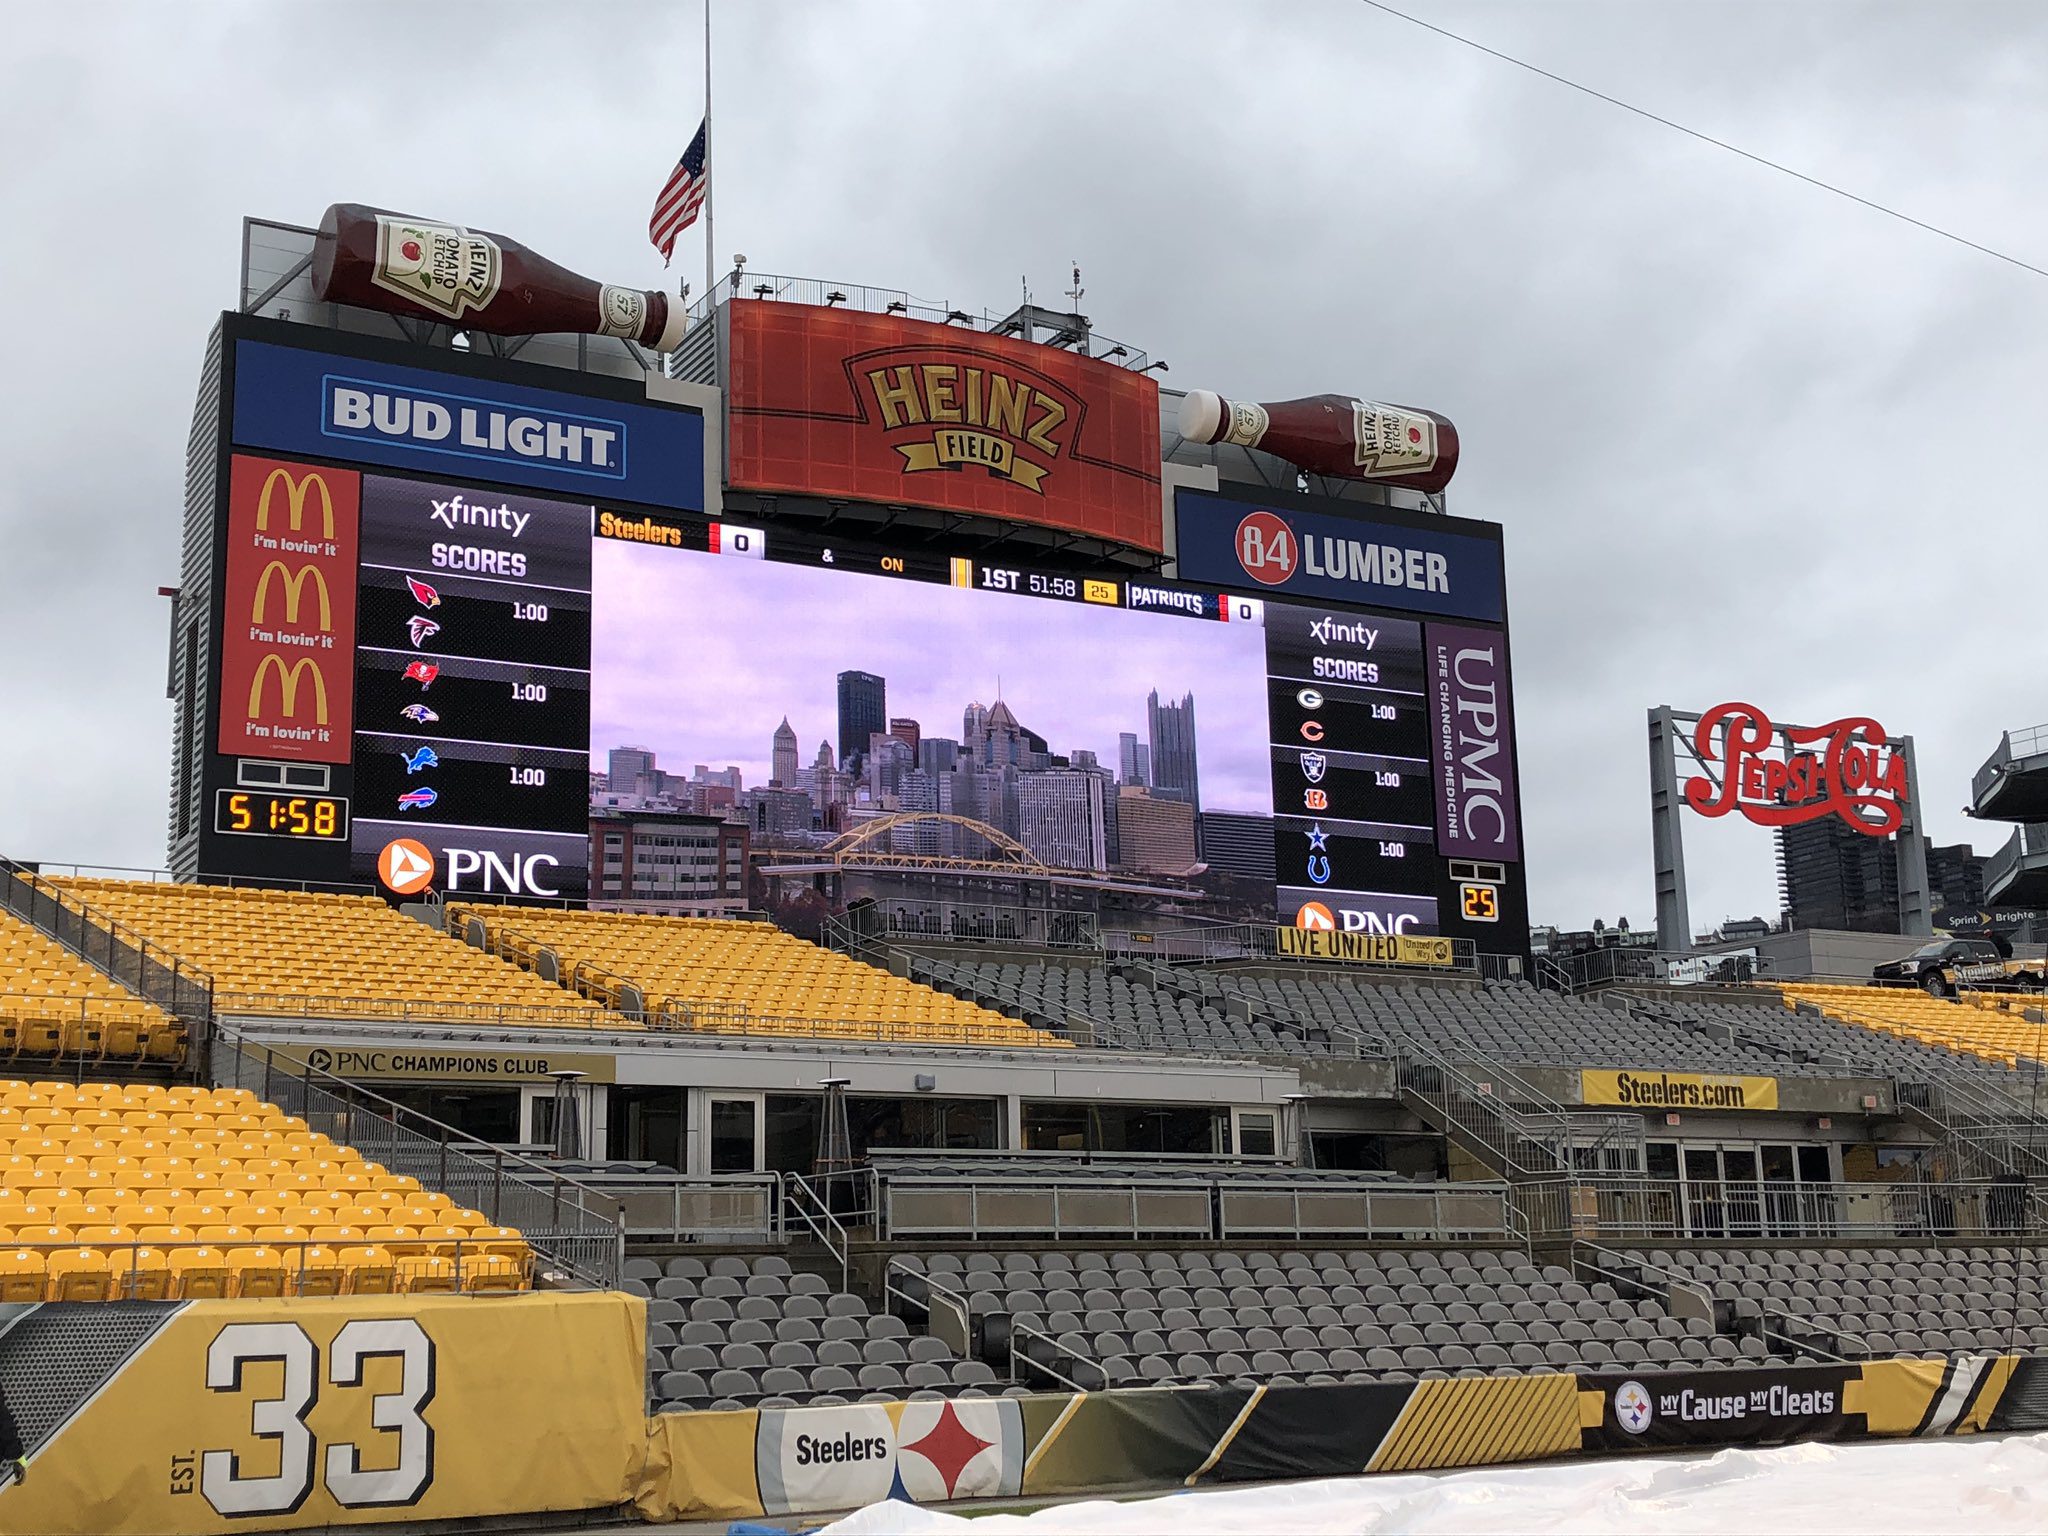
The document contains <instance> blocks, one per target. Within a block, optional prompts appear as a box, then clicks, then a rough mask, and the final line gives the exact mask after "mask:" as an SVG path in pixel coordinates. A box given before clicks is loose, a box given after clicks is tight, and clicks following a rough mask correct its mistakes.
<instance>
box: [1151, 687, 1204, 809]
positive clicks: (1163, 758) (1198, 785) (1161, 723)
mask: <svg viewBox="0 0 2048 1536" xmlns="http://www.w3.org/2000/svg"><path fill="white" fill-rule="evenodd" d="M1145 723H1146V728H1147V732H1148V734H1149V735H1150V736H1151V738H1152V743H1151V744H1152V794H1153V796H1154V797H1155V798H1156V799H1160V800H1178V801H1180V802H1181V803H1182V804H1183V805H1188V806H1192V807H1193V808H1194V810H1195V813H1196V814H1197V815H1200V814H1201V810H1202V781H1201V774H1200V771H1199V770H1198V769H1197V768H1196V766H1195V696H1194V695H1193V694H1192V693H1189V694H1183V695H1182V696H1181V701H1180V702H1179V703H1178V704H1162V703H1160V702H1159V690H1158V689H1157V688H1155V689H1153V690H1152V693H1151V695H1150V697H1148V698H1147V699H1146V701H1145Z"/></svg>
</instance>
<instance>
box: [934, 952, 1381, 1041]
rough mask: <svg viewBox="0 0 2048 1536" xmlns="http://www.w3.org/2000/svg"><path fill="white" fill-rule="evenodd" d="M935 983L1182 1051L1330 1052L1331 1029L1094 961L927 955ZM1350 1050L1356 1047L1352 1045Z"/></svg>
mask: <svg viewBox="0 0 2048 1536" xmlns="http://www.w3.org/2000/svg"><path fill="white" fill-rule="evenodd" d="M922 964H923V966H924V968H925V970H926V971H927V973H928V974H929V975H930V976H931V977H932V978H933V980H934V982H935V983H936V984H937V985H940V986H945V985H947V984H949V983H953V984H959V985H964V986H970V987H977V988H980V989H982V990H984V991H986V992H992V993H993V994H994V995H995V996H997V997H1000V998H1005V999H1007V998H1012V997H1014V998H1016V999H1017V1000H1018V1002H1019V1004H1020V1005H1021V1006H1022V1007H1024V1008H1026V1009H1029V1010H1031V1011H1033V1012H1036V1013H1042V1014H1044V1015H1046V1016H1047V1017H1049V1018H1054V1019H1062V1018H1066V1017H1068V1016H1069V1015H1073V1014H1078V1015H1080V1016H1081V1017H1083V1018H1087V1019H1093V1020H1097V1021H1100V1022H1101V1023H1102V1024H1103V1025H1104V1026H1105V1027H1106V1028H1105V1033H1106V1035H1107V1037H1108V1039H1109V1040H1110V1041H1112V1042H1114V1043H1120V1044H1128V1045H1131V1046H1133V1047H1136V1048H1138V1049H1143V1050H1156V1051H1167V1052H1170V1053H1172V1054H1174V1055H1180V1056H1201V1055H1217V1056H1327V1055H1329V1054H1331V1052H1332V1051H1333V1050H1334V1049H1336V1048H1337V1047H1336V1046H1335V1045H1334V1044H1333V1042H1332V1040H1331V1038H1330V1034H1329V1032H1328V1031H1327V1030H1324V1029H1317V1030H1314V1031H1311V1032H1309V1033H1306V1034H1304V1033H1301V1032H1299V1031H1295V1030H1291V1029H1286V1028H1277V1029H1276V1028H1275V1027H1274V1025H1273V1023H1272V1022H1271V1021H1270V1020H1267V1019H1261V1018H1256V1017H1254V1018H1251V1019H1238V1018H1233V1017H1231V1016H1230V1014H1229V1013H1228V1012H1227V1011H1226V1010H1225V1009H1224V1008H1223V1007H1221V1006H1219V1005H1218V1004H1216V1003H1209V1002H1204V1001H1203V1000H1201V999H1200V998H1196V997H1188V996H1185V995H1182V994H1180V993H1176V992H1171V991H1168V990H1165V989H1163V988H1161V989H1155V988H1152V987H1147V986H1142V985H1139V984H1137V983H1135V982H1132V981H1130V980H1128V979H1127V978H1125V977H1123V976H1119V975H1117V974H1116V973H1115V972H1114V971H1111V970H1108V969H1105V968H1104V967H1101V966H1093V965H1060V964H1050V965H1048V964H1039V965H1016V964H1003V963H1000V962H997V961H991V960H927V961H924V962H922ZM1346 1054H1355V1052H1352V1051H1348V1050H1347V1051H1346Z"/></svg>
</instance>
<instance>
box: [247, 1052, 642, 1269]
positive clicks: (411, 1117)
mask: <svg viewBox="0 0 2048 1536" xmlns="http://www.w3.org/2000/svg"><path fill="white" fill-rule="evenodd" d="M214 1079H215V1081H216V1082H218V1083H221V1084H223V1085H226V1086H232V1087H236V1088H247V1089H249V1090H250V1091H251V1092H253V1093H255V1094H256V1095H258V1097H260V1098H262V1099H263V1100H264V1101H265V1102H267V1103H272V1104H275V1105H277V1106H278V1107H279V1108H280V1109H283V1110H285V1111H286V1112H287V1113H290V1114H295V1115H298V1116H300V1117H301V1118H303V1119H304V1120H305V1121H306V1123H307V1124H308V1125H309V1126H311V1127H312V1128H313V1129H314V1130H317V1131H321V1132H324V1133H325V1134H326V1135H328V1136H330V1137H332V1138H333V1139H334V1140H335V1141H337V1142H341V1143H342V1144H344V1145H346V1146H350V1147H353V1148H355V1150H356V1151H357V1152H359V1153H361V1154H362V1156H364V1157H365V1158H367V1159H369V1160H370V1161H372V1162H376V1163H380V1164H382V1165H383V1166H384V1167H385V1168H386V1169H388V1170H390V1171H391V1172H393V1173H402V1174H406V1175H409V1176H411V1177H412V1178H416V1179H418V1180H419V1181H420V1183H421V1184H423V1185H425V1186H427V1187H428V1188H430V1189H438V1190H441V1191H443V1192H444V1193H446V1194H448V1195H449V1196H450V1197H451V1198H453V1199H455V1200H456V1201H458V1202H460V1203H461V1204H463V1205H465V1206H467V1207H470V1208H472V1209H474V1210H479V1211H482V1212H483V1213H484V1214H485V1215H486V1216H488V1217H489V1218H490V1219H491V1220H492V1221H493V1222H495V1223H496V1224H498V1225H499V1226H507V1227H517V1228H519V1230H520V1231H521V1232H522V1233H523V1234H524V1235H525V1237H526V1240H527V1241H528V1242H529V1243H531V1244H532V1245H533V1246H534V1248H536V1249H537V1250H539V1251H540V1252H541V1253H542V1254H544V1255H546V1256H547V1257H548V1258H550V1259H552V1260H554V1261H555V1262H556V1263H558V1264H560V1265H561V1266H562V1267H563V1268H564V1269H566V1270H567V1271H569V1272H570V1273H571V1274H573V1275H575V1276H576V1277H577V1278H579V1279H582V1280H584V1281H586V1282H588V1283H589V1284H592V1285H596V1286H601V1287H604V1288H605V1289H612V1288H615V1287H616V1286H617V1285H618V1283H619V1273H620V1270H621V1268H622V1267H623V1265H624V1263H625V1244H626V1238H625V1230H624V1227H623V1226H622V1225H621V1222H620V1218H619V1209H618V1202H617V1201H616V1200H615V1199H613V1198H611V1197H609V1196H607V1195H605V1194H604V1193H603V1192H602V1191H600V1190H597V1189H594V1188H592V1187H591V1186H590V1185H588V1184H586V1183H584V1182H582V1181H581V1180H580V1179H575V1178H570V1177H568V1176H567V1175H565V1174H562V1173H560V1172H557V1171H556V1170H554V1169H552V1168H550V1167H548V1166H547V1164H545V1163H542V1162H539V1161H537V1160H535V1159H533V1158H529V1157H525V1156H522V1155H521V1154H519V1153H516V1152H511V1151H508V1150H507V1149H505V1148H504V1147H500V1146H494V1145H492V1144H491V1143H489V1142H486V1141H480V1140H478V1139H477V1138H476V1137H473V1136H469V1135H465V1134H464V1133H463V1132H461V1131H457V1130H455V1129H453V1128H452V1127H450V1126H447V1125H443V1124H441V1123H440V1122H439V1121H435V1120H430V1119H428V1118H427V1117H426V1116H424V1115H421V1114H418V1113H416V1112H414V1111H413V1110H410V1109H407V1108H405V1107H404V1106H403V1105H400V1104H396V1103H393V1102H392V1101H391V1100H389V1099H387V1098H384V1097H383V1096H382V1095H380V1094H377V1093H374V1092H372V1091H370V1090H369V1089H366V1088H364V1087H362V1086H361V1085H360V1084H357V1083H351V1082H347V1081H345V1080H343V1079H341V1078H338V1077H334V1076H332V1075H330V1074H328V1073H325V1072H321V1071H319V1070H318V1069H317V1068H314V1067H312V1066H309V1065H307V1064H306V1063H304V1062H301V1061H295V1060H292V1059H291V1058H290V1057H287V1056H283V1055H280V1054H277V1053H274V1052H272V1051H271V1050H269V1049H267V1048H266V1047H264V1046H261V1045H256V1044H252V1043H249V1042H246V1041H244V1040H242V1039H241V1038H240V1037H239V1036H238V1035H235V1034H233V1033H231V1032H229V1031H228V1030H225V1029H223V1030H222V1031H220V1034H219V1037H218V1039H217V1041H216V1044H215V1050H214Z"/></svg>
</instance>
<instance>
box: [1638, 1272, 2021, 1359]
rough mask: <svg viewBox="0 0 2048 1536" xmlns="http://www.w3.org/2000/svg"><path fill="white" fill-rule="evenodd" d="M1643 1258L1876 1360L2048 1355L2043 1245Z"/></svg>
mask: <svg viewBox="0 0 2048 1536" xmlns="http://www.w3.org/2000/svg"><path fill="white" fill-rule="evenodd" d="M1644 1257H1645V1258H1647V1259H1648V1260H1649V1262H1650V1263H1651V1264H1652V1265H1655V1266H1656V1267H1658V1268H1660V1269H1662V1270H1665V1271H1667V1272H1669V1273H1672V1274H1676V1275H1681V1276H1683V1277H1685V1279H1687V1280H1688V1281H1690V1282H1692V1283H1694V1284H1695V1285H1697V1286H1699V1287H1702V1288H1703V1289H1705V1290H1706V1291H1707V1292H1708V1294H1710V1295H1711V1296H1712V1297H1713V1298H1714V1299H1715V1300H1716V1301H1717V1302H1726V1303H1728V1304H1729V1305H1730V1307H1731V1308H1733V1309H1734V1310H1735V1312H1736V1313H1737V1314H1738V1315H1739V1314H1741V1313H1743V1312H1745V1311H1747V1312H1749V1313H1751V1314H1754V1313H1755V1312H1757V1311H1758V1310H1764V1311H1768V1312H1773V1313H1779V1314H1784V1315H1786V1316H1788V1317H1790V1318H1792V1319H1793V1320H1794V1321H1795V1322H1796V1323H1818V1324H1819V1325H1821V1327H1822V1328H1824V1329H1827V1330H1829V1331H1830V1332H1832V1333H1838V1334H1845V1335H1847V1336H1848V1337H1849V1338H1850V1339H1852V1340H1855V1341H1857V1342H1858V1343H1860V1344H1861V1345H1862V1347H1863V1348H1864V1349H1865V1350H1867V1351H1868V1353H1869V1354H1870V1355H1871V1356H1872V1357H1873V1358H1875V1357H1881V1356H1887V1355H1924V1356H1926V1357H1928V1358H1930V1359H1940V1358H1942V1357H1944V1356H1947V1355H1952V1354H2003V1353H2008V1352H2018V1353H2021V1354H2027V1353H2036V1354H2038V1353H2048V1292H2044V1289H2043V1280H2042V1276H2043V1273H2044V1270H2048V1250H2044V1249H2039V1248H1968V1249H1961V1248H1946V1249H1944V1248H1875V1249H1866V1250H1861V1251H1858V1252H1853V1253H1851V1252H1844V1251H1842V1250H1840V1249H1834V1248H1830V1249H1825V1250H1822V1251H1821V1252H1819V1253H1814V1252H1811V1251H1808V1252H1803V1253H1791V1252H1786V1251H1783V1250H1774V1251H1769V1252H1749V1251H1744V1250H1741V1249H1723V1250H1706V1251H1701V1250H1686V1251H1681V1252H1676V1253H1673V1252H1666V1251H1664V1250H1662V1249H1658V1250H1653V1251H1651V1252H1649V1253H1647V1254H1645V1255H1644ZM1832 1352H1833V1353H1838V1354H1839V1353H1843V1351H1841V1350H1835V1351H1832Z"/></svg>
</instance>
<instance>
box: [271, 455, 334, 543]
mask: <svg viewBox="0 0 2048 1536" xmlns="http://www.w3.org/2000/svg"><path fill="white" fill-rule="evenodd" d="M280 485H281V486H283V487H284V494H285V510H286V513H287V514H288V515H289V517H290V519H291V530H292V532H293V533H299V532H302V531H303V525H304V523H305V517H306V498H307V496H308V495H309V494H310V493H311V492H313V491H318V492H319V493H320V530H321V531H320V537H321V538H323V539H331V538H333V537H334V495H333V493H332V492H331V491H329V490H328V488H327V477H326V476H325V475H324V474H323V473H321V471H319V470H317V469H309V470H307V471H306V473H305V474H304V475H301V476H299V477H298V478H297V479H294V478H293V477H292V473H291V471H290V470H288V469H284V468H282V467H280V468H277V469H273V470H272V471H271V472H270V474H269V476H268V477H267V478H265V480H264V482H263V493H262V494H261V495H260V496H258V497H257V498H256V528H257V531H258V532H259V533H267V532H269V530H270V498H271V497H272V496H273V495H275V494H276V492H277V488H278V487H279V486H280Z"/></svg>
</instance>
